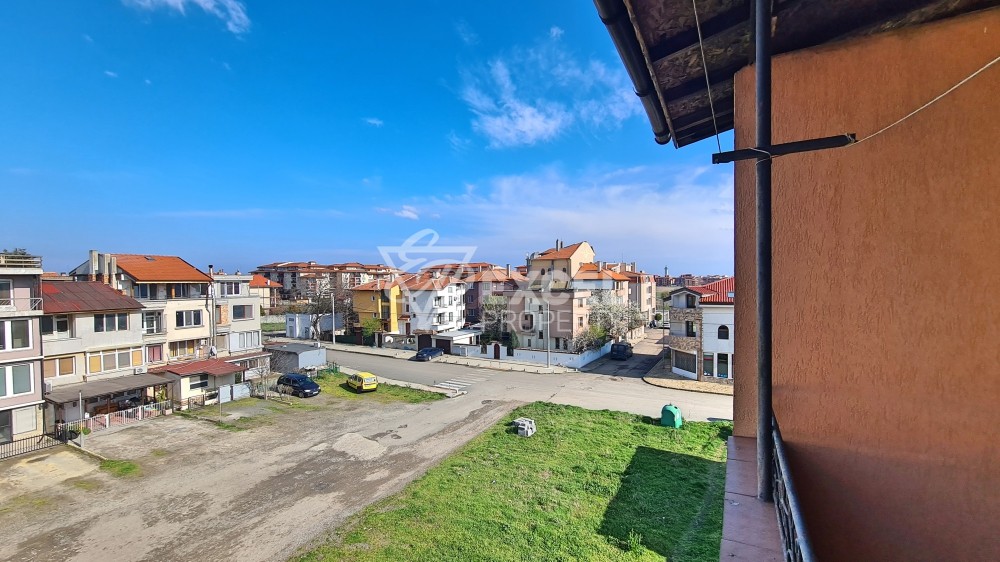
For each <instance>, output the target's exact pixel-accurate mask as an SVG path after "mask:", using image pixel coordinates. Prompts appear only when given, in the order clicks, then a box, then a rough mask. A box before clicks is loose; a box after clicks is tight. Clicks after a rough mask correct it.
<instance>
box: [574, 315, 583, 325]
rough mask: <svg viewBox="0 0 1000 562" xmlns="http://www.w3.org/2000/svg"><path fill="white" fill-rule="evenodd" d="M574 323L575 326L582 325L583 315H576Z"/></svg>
mask: <svg viewBox="0 0 1000 562" xmlns="http://www.w3.org/2000/svg"><path fill="white" fill-rule="evenodd" d="M576 325H577V326H583V316H577V317H576Z"/></svg>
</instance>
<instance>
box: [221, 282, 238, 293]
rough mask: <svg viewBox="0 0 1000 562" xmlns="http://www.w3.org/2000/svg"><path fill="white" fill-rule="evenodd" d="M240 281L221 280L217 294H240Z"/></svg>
mask: <svg viewBox="0 0 1000 562" xmlns="http://www.w3.org/2000/svg"><path fill="white" fill-rule="evenodd" d="M240 294H242V293H241V292H240V282H239V281H223V282H221V283H219V295H221V296H228V295H240Z"/></svg>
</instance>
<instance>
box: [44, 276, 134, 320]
mask: <svg viewBox="0 0 1000 562" xmlns="http://www.w3.org/2000/svg"><path fill="white" fill-rule="evenodd" d="M42 309H43V310H44V311H45V313H46V314H65V313H69V312H99V311H102V310H140V309H142V303H140V302H139V301H137V300H135V299H133V298H131V297H126V296H125V295H123V294H121V293H119V292H118V291H116V290H114V289H113V288H111V287H110V286H108V285H105V284H104V283H99V282H97V281H42Z"/></svg>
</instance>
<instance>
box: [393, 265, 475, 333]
mask: <svg viewBox="0 0 1000 562" xmlns="http://www.w3.org/2000/svg"><path fill="white" fill-rule="evenodd" d="M401 290H402V294H401V296H402V299H403V300H404V302H405V303H406V304H407V305H408V306H409V309H410V310H409V313H408V319H407V324H409V327H408V328H405V329H406V330H407V331H406V333H414V334H435V333H438V332H445V331H449V330H457V329H459V328H461V327H462V325H463V324H464V323H465V282H464V281H460V280H458V279H457V278H455V277H434V276H414V277H413V278H411V279H410V280H409V281H407V282H405V283H404V284H403V285H402V286H401ZM404 314H406V313H404Z"/></svg>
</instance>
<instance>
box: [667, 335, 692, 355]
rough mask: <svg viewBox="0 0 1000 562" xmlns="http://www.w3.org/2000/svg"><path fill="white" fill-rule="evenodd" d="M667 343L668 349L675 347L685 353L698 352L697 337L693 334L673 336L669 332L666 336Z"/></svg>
mask: <svg viewBox="0 0 1000 562" xmlns="http://www.w3.org/2000/svg"><path fill="white" fill-rule="evenodd" d="M667 345H668V346H669V347H670V349H676V350H678V351H684V352H686V353H697V352H698V338H697V337H695V336H675V335H673V334H670V335H668V336H667Z"/></svg>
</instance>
